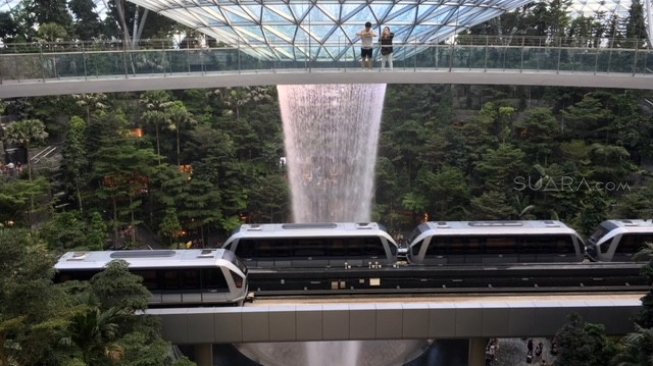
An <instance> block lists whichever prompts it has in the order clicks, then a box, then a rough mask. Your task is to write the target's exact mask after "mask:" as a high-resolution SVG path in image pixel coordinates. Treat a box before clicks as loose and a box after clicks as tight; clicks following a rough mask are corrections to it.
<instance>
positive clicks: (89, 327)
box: [68, 306, 127, 366]
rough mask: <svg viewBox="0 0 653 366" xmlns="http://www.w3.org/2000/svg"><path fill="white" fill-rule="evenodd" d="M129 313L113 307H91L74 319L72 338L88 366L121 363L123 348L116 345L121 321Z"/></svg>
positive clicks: (70, 329) (71, 329)
mask: <svg viewBox="0 0 653 366" xmlns="http://www.w3.org/2000/svg"><path fill="white" fill-rule="evenodd" d="M126 315H127V313H125V312H124V310H122V309H120V308H117V307H112V308H109V309H107V310H101V309H100V308H99V307H98V306H90V307H89V308H88V309H87V310H86V311H84V312H82V313H80V314H77V315H76V316H75V317H73V319H72V321H71V323H70V326H69V328H68V330H69V332H70V338H71V340H72V341H73V342H74V344H75V345H76V346H77V347H79V349H80V350H81V356H82V357H81V358H82V361H83V362H84V364H86V365H107V366H108V365H110V364H111V363H112V362H111V363H110V362H109V360H111V359H113V360H114V361H119V360H120V359H121V358H122V357H121V351H120V349H121V348H122V347H121V346H120V345H118V344H116V343H114V342H115V341H116V340H117V338H118V337H119V334H120V325H119V322H120V320H121V319H122V318H123V317H125V316H126Z"/></svg>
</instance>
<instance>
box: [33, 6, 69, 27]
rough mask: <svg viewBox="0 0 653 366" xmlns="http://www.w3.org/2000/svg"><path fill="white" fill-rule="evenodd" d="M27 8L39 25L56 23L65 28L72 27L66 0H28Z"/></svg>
mask: <svg viewBox="0 0 653 366" xmlns="http://www.w3.org/2000/svg"><path fill="white" fill-rule="evenodd" d="M25 10H27V12H28V13H29V14H30V15H31V16H32V17H33V19H34V21H35V23H37V24H39V26H41V25H44V24H46V23H55V24H58V25H60V26H61V27H63V28H64V29H70V27H71V24H72V17H71V16H70V13H68V9H67V7H66V1H65V0H26V1H25Z"/></svg>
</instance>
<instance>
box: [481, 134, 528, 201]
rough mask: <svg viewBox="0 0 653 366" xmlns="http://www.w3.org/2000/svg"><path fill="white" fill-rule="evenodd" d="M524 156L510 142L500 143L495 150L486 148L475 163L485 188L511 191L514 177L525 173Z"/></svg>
mask: <svg viewBox="0 0 653 366" xmlns="http://www.w3.org/2000/svg"><path fill="white" fill-rule="evenodd" d="M524 158H525V154H524V152H523V151H521V150H520V149H519V148H517V147H514V146H513V145H510V144H501V145H499V148H497V149H496V150H493V149H488V150H487V151H486V153H485V154H483V157H482V159H481V161H479V162H478V163H477V164H476V171H477V172H478V173H479V175H480V177H481V179H482V181H483V186H484V187H485V189H486V190H495V191H498V192H500V191H503V192H505V193H509V192H511V191H512V190H513V181H514V179H515V177H517V176H520V175H521V176H523V175H525V174H524V173H525V171H526V165H525V164H524Z"/></svg>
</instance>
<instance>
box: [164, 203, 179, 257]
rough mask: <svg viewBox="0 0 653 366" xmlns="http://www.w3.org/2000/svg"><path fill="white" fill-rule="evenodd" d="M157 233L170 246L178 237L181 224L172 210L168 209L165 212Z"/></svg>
mask: <svg viewBox="0 0 653 366" xmlns="http://www.w3.org/2000/svg"><path fill="white" fill-rule="evenodd" d="M159 232H160V233H161V236H163V237H164V238H167V239H168V244H169V245H172V242H173V240H175V239H176V238H177V237H178V236H179V234H180V232H181V224H180V223H179V219H178V218H177V212H176V211H175V210H174V209H172V208H169V209H167V210H166V214H165V216H164V217H163V221H161V224H160V225H159ZM177 249H179V248H177Z"/></svg>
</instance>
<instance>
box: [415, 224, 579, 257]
mask: <svg viewBox="0 0 653 366" xmlns="http://www.w3.org/2000/svg"><path fill="white" fill-rule="evenodd" d="M408 243H409V247H408V262H409V263H414V264H435V265H452V264H453V265H465V264H473V265H477V264H509V263H543V262H548V263H551V262H581V261H582V260H583V257H584V244H583V240H582V239H581V237H580V236H579V235H578V233H576V231H574V230H573V229H571V228H569V227H567V226H566V225H565V224H563V223H562V222H560V221H553V220H546V221H538V220H529V221H440V222H427V223H424V224H421V225H419V226H418V227H417V228H416V229H415V230H414V231H413V233H411V235H410V236H409V237H408Z"/></svg>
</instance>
